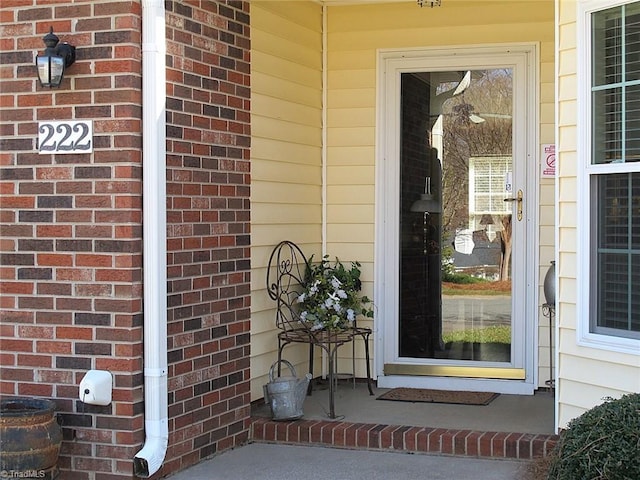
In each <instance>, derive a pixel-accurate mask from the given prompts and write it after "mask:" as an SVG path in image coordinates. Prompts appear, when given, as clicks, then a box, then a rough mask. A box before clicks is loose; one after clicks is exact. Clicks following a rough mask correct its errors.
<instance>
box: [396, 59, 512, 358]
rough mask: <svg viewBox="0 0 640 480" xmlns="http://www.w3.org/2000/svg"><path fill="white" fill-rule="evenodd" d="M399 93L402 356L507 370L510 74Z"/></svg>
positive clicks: (431, 83) (433, 77)
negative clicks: (493, 365) (499, 366)
mask: <svg viewBox="0 0 640 480" xmlns="http://www.w3.org/2000/svg"><path fill="white" fill-rule="evenodd" d="M400 84H401V95H400V103H401V105H400V109H401V114H400V132H399V134H400V142H399V145H400V189H399V194H400V205H399V207H400V212H399V223H400V225H399V232H400V239H399V248H400V252H399V270H400V272H399V302H398V305H399V306H398V308H399V312H398V314H399V315H398V319H399V320H398V321H399V325H398V328H399V333H398V337H397V341H398V343H399V345H398V348H399V357H401V358H414V359H415V358H420V359H434V360H439V361H441V363H442V362H443V363H445V364H447V363H448V364H453V363H455V362H459V361H464V363H466V362H482V363H483V365H489V366H490V365H492V364H496V363H497V364H504V363H510V362H511V361H512V355H513V353H512V338H513V337H512V318H513V315H512V294H511V292H512V283H511V279H512V276H513V272H512V262H511V258H512V255H511V254H512V248H513V245H512V241H511V239H512V223H513V222H514V221H515V220H516V219H513V218H512V213H514V212H521V208H522V200H521V199H520V200H519V201H518V199H517V198H518V194H517V193H514V192H513V188H512V185H513V146H512V145H513V138H514V135H513V121H512V119H513V115H512V110H513V69H511V68H493V69H475V70H464V71H435V72H407V73H402V74H401V78H400ZM513 203H516V204H517V205H514V204H513ZM514 207H515V208H514ZM520 215H521V214H520Z"/></svg>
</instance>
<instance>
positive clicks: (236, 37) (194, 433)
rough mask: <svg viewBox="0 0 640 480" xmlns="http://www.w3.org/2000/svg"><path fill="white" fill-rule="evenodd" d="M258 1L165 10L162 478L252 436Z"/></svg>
mask: <svg viewBox="0 0 640 480" xmlns="http://www.w3.org/2000/svg"><path fill="white" fill-rule="evenodd" d="M248 12H249V2H227V3H221V4H218V3H217V2H167V39H168V43H167V50H168V55H167V63H168V65H167V81H168V93H167V95H168V98H167V122H168V128H167V153H168V154H167V169H168V172H167V182H168V183H167V195H168V199H167V209H168V214H167V241H168V249H169V252H168V262H167V263H168V272H169V273H168V275H169V279H168V280H169V283H168V295H169V297H168V306H169V317H168V322H169V323H168V334H169V344H168V348H169V362H170V364H169V390H170V394H169V417H170V423H169V430H170V432H171V435H170V439H169V445H170V446H169V452H168V458H171V459H173V460H171V461H169V462H167V463H166V465H165V468H164V469H163V471H164V472H168V471H170V470H175V468H176V467H179V468H181V467H183V466H184V465H187V464H191V463H193V462H194V461H197V460H199V459H201V458H204V457H207V456H209V455H211V454H213V453H216V452H217V451H219V450H222V449H226V448H229V447H232V446H234V445H237V444H239V443H242V442H244V441H246V440H247V436H248V434H247V432H248V428H249V414H250V409H249V405H250V401H251V400H250V390H249V381H250V377H249V353H250V352H249V348H250V347H249V330H250V328H249V327H250V325H249V318H250V261H249V258H250V257H249V256H250V251H249V243H250V236H249V235H250V229H249V221H250V217H249V183H250V169H249V146H250V133H251V132H250V123H249V120H250V119H249V110H250V105H249V101H250V90H249V88H250V83H249V73H250V69H249V60H250V59H249V54H250V52H249V49H250V45H249V13H248Z"/></svg>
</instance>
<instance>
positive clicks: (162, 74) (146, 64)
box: [133, 0, 169, 478]
mask: <svg viewBox="0 0 640 480" xmlns="http://www.w3.org/2000/svg"><path fill="white" fill-rule="evenodd" d="M165 23H166V22H165V9H164V0H142V174H143V182H142V209H143V210H142V211H143V216H144V217H143V222H142V236H143V249H144V250H143V262H144V263H143V268H144V277H143V281H144V428H145V436H146V437H145V442H144V446H143V447H142V450H140V451H139V452H138V453H137V454H136V456H135V457H134V459H133V471H134V474H135V475H136V476H138V477H141V478H148V477H150V476H151V475H153V474H154V473H156V472H157V471H158V470H159V469H160V467H161V466H162V462H163V461H164V457H165V454H166V453H167V445H168V443H169V419H168V411H169V409H168V404H167V392H168V388H167V370H168V365H167V212H166V181H167V179H166V156H167V151H166V145H165V141H166V121H165V106H166V86H165V84H166V71H165V69H166V59H165V53H166V45H165V43H166V38H165Z"/></svg>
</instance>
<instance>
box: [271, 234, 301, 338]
mask: <svg viewBox="0 0 640 480" xmlns="http://www.w3.org/2000/svg"><path fill="white" fill-rule="evenodd" d="M308 264H309V262H308V260H307V258H306V257H305V255H304V253H302V250H300V248H299V247H298V246H297V245H296V244H295V243H293V242H290V241H289V240H284V241H282V242H280V243H279V244H278V245H277V246H276V247H275V248H274V249H273V251H272V252H271V256H270V258H269V264H268V270H267V292H268V293H269V297H270V298H271V299H272V300H274V301H275V302H276V326H277V327H278V328H279V329H280V330H282V331H283V332H291V331H300V330H306V327H305V326H304V324H303V323H301V322H300V316H299V312H298V308H297V303H298V296H299V295H300V293H301V292H302V289H303V286H304V283H305V275H306V272H307V266H308Z"/></svg>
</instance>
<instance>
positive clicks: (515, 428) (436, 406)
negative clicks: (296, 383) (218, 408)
mask: <svg viewBox="0 0 640 480" xmlns="http://www.w3.org/2000/svg"><path fill="white" fill-rule="evenodd" d="M386 391H388V389H383V388H375V387H374V389H373V393H374V395H369V392H368V391H367V387H366V384H365V383H364V382H357V383H356V386H355V388H353V384H352V383H351V382H349V381H341V382H340V384H339V385H338V389H337V391H336V394H335V411H336V415H337V417H338V418H336V419H335V420H331V419H330V418H329V413H328V412H329V395H328V389H327V387H326V385H324V384H321V385H319V386H318V385H314V390H313V393H312V394H311V396H307V397H306V399H305V403H304V417H303V419H304V420H327V421H336V422H349V423H376V424H385V425H410V426H414V427H434V428H446V429H457V430H480V431H496V432H521V433H532V434H553V433H554V397H553V392H551V391H538V392H536V394H535V395H505V394H501V395H499V396H498V397H497V398H496V399H494V400H493V401H492V402H491V403H490V404H489V405H486V406H470V405H452V404H442V403H411V402H392V401H388V400H376V398H377V397H378V396H380V395H381V394H383V393H384V392H386ZM252 416H258V417H271V412H270V410H269V407H268V406H267V405H265V404H264V403H262V402H260V403H259V404H256V405H254V408H253V409H252Z"/></svg>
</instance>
